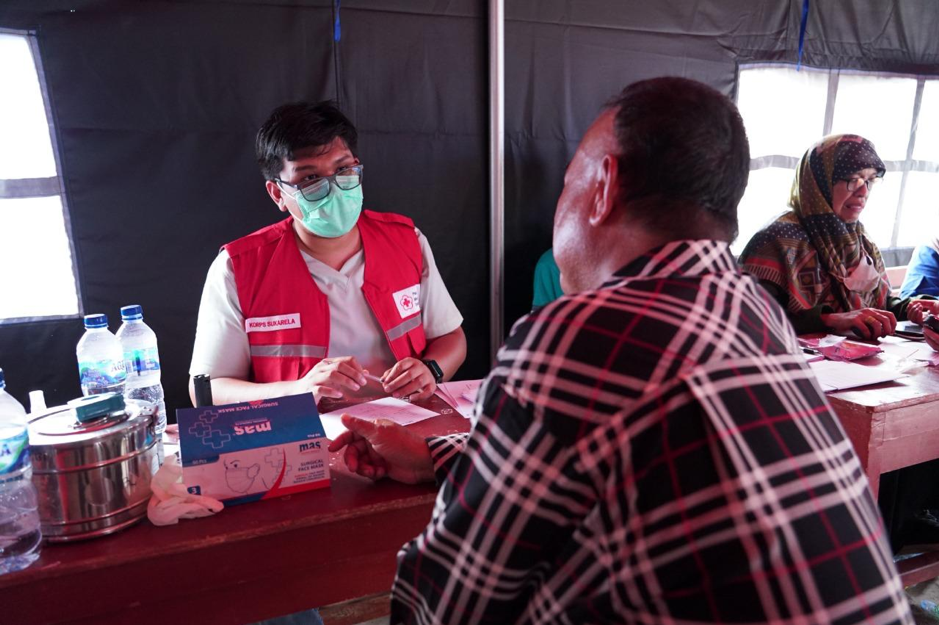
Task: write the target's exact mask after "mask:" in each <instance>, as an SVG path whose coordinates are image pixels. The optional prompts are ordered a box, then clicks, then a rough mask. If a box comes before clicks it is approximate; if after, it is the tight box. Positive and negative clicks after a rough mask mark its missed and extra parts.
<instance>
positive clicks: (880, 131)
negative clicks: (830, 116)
mask: <svg viewBox="0 0 939 625" xmlns="http://www.w3.org/2000/svg"><path fill="white" fill-rule="evenodd" d="M915 97H916V79H915V78H888V77H883V76H876V75H863V74H861V75H858V74H842V75H841V78H840V80H839V82H838V97H837V98H836V100H835V118H834V121H833V123H832V126H831V131H832V132H833V133H836V134H841V133H850V134H855V135H861V136H862V137H864V138H865V139H869V140H870V141H871V142H872V143H873V144H874V147H875V148H877V154H878V155H879V156H880V158H882V159H883V160H885V161H903V160H906V150H907V147H908V146H909V144H910V125H911V124H912V123H913V100H914V98H915Z"/></svg>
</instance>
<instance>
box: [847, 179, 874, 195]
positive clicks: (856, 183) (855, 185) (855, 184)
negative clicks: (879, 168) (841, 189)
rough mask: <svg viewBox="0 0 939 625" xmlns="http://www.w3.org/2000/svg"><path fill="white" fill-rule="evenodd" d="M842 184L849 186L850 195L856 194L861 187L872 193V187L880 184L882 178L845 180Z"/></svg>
mask: <svg viewBox="0 0 939 625" xmlns="http://www.w3.org/2000/svg"><path fill="white" fill-rule="evenodd" d="M842 182H844V183H846V184H847V185H848V193H854V192H855V191H857V190H858V189H860V188H861V185H862V184H863V185H864V186H866V187H867V190H868V191H870V190H871V187H873V186H874V185H875V184H877V183H878V182H880V176H875V177H873V178H843V179H842Z"/></svg>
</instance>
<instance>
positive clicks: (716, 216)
mask: <svg viewBox="0 0 939 625" xmlns="http://www.w3.org/2000/svg"><path fill="white" fill-rule="evenodd" d="M608 106H609V107H610V108H613V109H614V110H615V111H616V117H615V121H614V134H615V136H616V140H617V142H618V144H619V149H620V154H619V156H618V157H617V158H618V166H619V172H620V179H621V181H622V182H621V185H620V202H621V203H622V204H628V205H629V210H630V214H631V215H633V216H638V217H639V218H640V219H641V220H643V223H645V224H646V225H648V226H649V227H651V228H653V229H656V230H659V231H663V232H670V233H675V234H679V235H681V234H683V233H685V234H687V235H688V236H689V238H721V239H724V240H727V241H732V240H733V239H734V238H736V236H737V204H738V203H739V202H740V198H741V197H743V192H744V190H745V189H746V187H747V177H748V176H749V170H750V145H749V142H748V141H747V133H746V130H745V129H744V127H743V120H742V119H741V118H740V114H739V113H738V112H737V107H735V106H734V104H733V103H732V102H731V101H730V100H729V99H727V98H726V97H724V96H723V95H722V94H721V93H720V92H718V91H716V90H715V89H712V88H711V87H708V86H707V85H705V84H702V83H700V82H697V81H694V80H689V79H687V78H677V77H666V78H654V79H651V80H644V81H640V82H636V83H633V84H631V85H629V86H628V87H626V88H625V89H624V90H623V92H622V93H621V94H620V95H619V96H617V97H615V98H614V99H613V100H612V101H610V103H609V104H608ZM715 226H716V227H717V228H718V232H715V231H714V228H715Z"/></svg>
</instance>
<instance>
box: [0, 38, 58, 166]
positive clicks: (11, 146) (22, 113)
mask: <svg viewBox="0 0 939 625" xmlns="http://www.w3.org/2000/svg"><path fill="white" fill-rule="evenodd" d="M0 60H2V62H0V85H3V97H2V98H0V137H3V140H2V141H0V178H7V179H9V178H49V177H54V176H55V175H56V170H55V158H54V157H53V156H52V140H51V139H50V137H49V121H48V120H47V119H46V107H45V105H44V104H43V101H42V90H41V89H40V87H39V76H38V74H37V73H36V64H35V63H33V55H32V51H31V50H30V49H29V42H28V41H27V39H26V37H24V36H21V35H6V34H2V33H0Z"/></svg>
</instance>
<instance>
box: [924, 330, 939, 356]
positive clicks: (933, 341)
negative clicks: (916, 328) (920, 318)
mask: <svg viewBox="0 0 939 625" xmlns="http://www.w3.org/2000/svg"><path fill="white" fill-rule="evenodd" d="M923 336H925V337H926V342H927V343H929V346H930V347H932V348H933V349H934V350H936V351H937V352H939V332H933V331H932V330H930V329H929V328H923Z"/></svg>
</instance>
